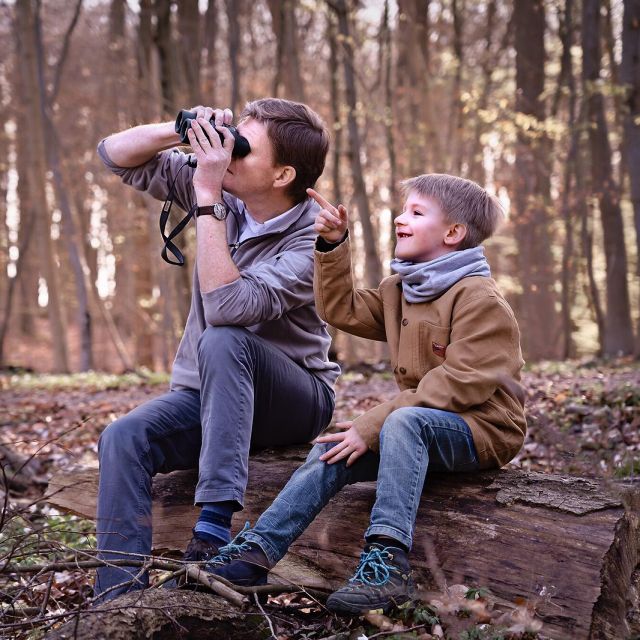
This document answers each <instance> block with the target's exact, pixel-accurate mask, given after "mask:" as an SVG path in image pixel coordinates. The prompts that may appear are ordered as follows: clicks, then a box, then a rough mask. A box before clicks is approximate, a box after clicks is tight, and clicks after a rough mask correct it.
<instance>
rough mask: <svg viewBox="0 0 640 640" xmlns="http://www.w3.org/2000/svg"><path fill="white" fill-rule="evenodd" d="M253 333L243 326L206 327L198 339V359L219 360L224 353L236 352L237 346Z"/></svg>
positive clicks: (248, 338) (249, 338)
mask: <svg viewBox="0 0 640 640" xmlns="http://www.w3.org/2000/svg"><path fill="white" fill-rule="evenodd" d="M252 336H253V334H252V333H251V332H250V331H248V330H247V329H245V328H244V327H234V326H230V325H222V326H219V327H207V328H206V329H205V330H204V331H203V332H202V334H201V335H200V338H199V339H198V359H199V360H201V361H202V360H203V359H205V358H213V359H214V361H219V359H220V358H224V357H225V355H226V354H237V353H238V348H239V347H240V346H241V345H242V344H243V343H246V342H247V341H248V340H251V338H252Z"/></svg>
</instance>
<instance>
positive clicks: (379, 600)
mask: <svg viewBox="0 0 640 640" xmlns="http://www.w3.org/2000/svg"><path fill="white" fill-rule="evenodd" d="M412 594H413V579H412V577H411V566H410V565H409V559H408V557H407V552H406V551H405V550H404V549H400V548H399V547H393V546H384V545H382V544H380V543H378V542H374V543H372V544H367V545H366V546H365V548H364V551H363V552H362V553H361V554H360V564H359V565H358V568H357V569H356V572H355V573H354V574H353V577H352V578H350V579H349V582H347V584H346V585H345V586H344V587H342V588H341V589H338V591H336V592H334V593H332V594H331V595H330V596H329V598H328V599H327V608H328V609H330V610H331V611H334V612H336V613H364V612H367V611H375V610H381V611H382V612H383V613H388V612H389V611H391V609H393V608H395V607H399V606H401V605H403V604H405V603H406V602H408V601H409V600H410V599H411V597H412Z"/></svg>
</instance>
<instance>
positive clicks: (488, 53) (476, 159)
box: [467, 0, 510, 184]
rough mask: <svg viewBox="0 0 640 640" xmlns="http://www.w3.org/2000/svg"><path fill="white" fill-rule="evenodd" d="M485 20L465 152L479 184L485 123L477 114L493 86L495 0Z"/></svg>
mask: <svg viewBox="0 0 640 640" xmlns="http://www.w3.org/2000/svg"><path fill="white" fill-rule="evenodd" d="M486 12H487V21H486V23H485V24H486V28H485V34H486V35H485V46H484V51H483V52H482V56H481V58H480V67H481V69H482V79H483V82H482V92H481V94H480V98H479V99H478V109H477V114H476V118H475V125H474V132H473V135H472V137H471V141H470V148H469V152H468V154H467V157H468V159H469V160H468V162H469V171H468V176H469V179H471V180H475V181H476V182H479V183H480V184H485V183H486V174H485V168H484V157H483V156H484V149H483V146H482V143H481V140H482V134H483V133H484V131H485V129H486V125H485V124H484V122H483V121H482V118H481V117H479V114H480V113H482V112H484V111H485V110H486V108H487V106H488V104H489V98H490V96H491V90H492V88H493V72H494V69H495V68H496V66H497V65H496V60H495V56H494V52H493V42H494V35H495V34H494V30H495V28H496V27H495V19H496V0H489V1H488V2H487V11H486ZM509 28H510V26H509V24H508V25H507V27H506V32H505V38H504V39H505V40H506V35H507V34H508V32H509Z"/></svg>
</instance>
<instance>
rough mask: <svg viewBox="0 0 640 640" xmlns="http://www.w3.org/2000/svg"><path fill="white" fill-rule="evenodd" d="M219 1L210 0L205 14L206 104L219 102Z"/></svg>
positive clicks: (204, 79) (204, 76)
mask: <svg viewBox="0 0 640 640" xmlns="http://www.w3.org/2000/svg"><path fill="white" fill-rule="evenodd" d="M218 30H219V26H218V2H217V0H209V4H208V5H207V12H206V13H205V16H204V39H203V45H204V48H205V51H206V52H207V53H206V57H205V60H206V62H205V68H204V73H203V82H204V89H203V92H202V93H203V97H204V102H205V104H208V105H215V104H217V100H218V97H217V93H216V81H217V73H216V72H217V69H216V63H217V60H218V58H217V56H216V42H217V40H218Z"/></svg>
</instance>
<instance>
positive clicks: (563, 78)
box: [551, 0, 581, 359]
mask: <svg viewBox="0 0 640 640" xmlns="http://www.w3.org/2000/svg"><path fill="white" fill-rule="evenodd" d="M559 24H560V29H559V31H560V39H561V41H562V57H561V70H560V78H559V81H558V87H557V91H556V96H555V98H554V104H553V107H552V109H551V114H552V116H553V117H555V116H556V115H557V112H558V109H559V107H560V98H561V95H562V92H563V89H564V88H565V87H566V89H567V90H568V94H569V96H568V105H567V112H568V122H567V126H568V130H569V131H570V132H571V137H570V142H569V152H568V154H567V159H566V162H565V166H564V175H563V181H562V184H563V188H562V202H561V207H560V209H561V214H562V221H563V227H564V242H563V246H562V293H561V306H562V312H561V313H562V358H563V359H566V358H571V357H573V356H574V355H575V345H574V342H573V335H572V334H573V322H572V319H571V309H572V308H573V305H574V302H575V288H574V283H575V275H576V269H575V264H574V225H575V220H574V216H573V210H574V209H575V208H576V201H577V198H579V197H581V195H580V194H576V193H575V192H572V183H573V176H574V174H575V163H576V155H577V153H578V145H579V136H580V133H581V131H580V129H579V128H578V127H577V123H576V104H577V100H576V83H575V78H574V75H573V63H572V59H571V47H572V46H573V40H574V33H573V32H574V29H573V0H565V4H564V12H563V15H561V16H560V19H559ZM572 196H573V197H572Z"/></svg>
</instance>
